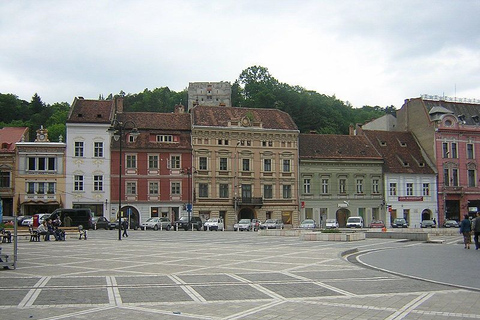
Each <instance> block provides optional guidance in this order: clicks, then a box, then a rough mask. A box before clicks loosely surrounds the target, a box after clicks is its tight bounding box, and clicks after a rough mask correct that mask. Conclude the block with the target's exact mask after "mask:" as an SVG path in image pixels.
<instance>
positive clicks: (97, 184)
mask: <svg viewBox="0 0 480 320" xmlns="http://www.w3.org/2000/svg"><path fill="white" fill-rule="evenodd" d="M93 191H103V176H93Z"/></svg>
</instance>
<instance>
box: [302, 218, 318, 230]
mask: <svg viewBox="0 0 480 320" xmlns="http://www.w3.org/2000/svg"><path fill="white" fill-rule="evenodd" d="M316 226H317V224H316V223H315V220H313V219H305V220H303V221H302V222H301V223H300V228H302V229H315V227H316Z"/></svg>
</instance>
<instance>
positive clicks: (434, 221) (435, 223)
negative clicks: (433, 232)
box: [433, 218, 437, 228]
mask: <svg viewBox="0 0 480 320" xmlns="http://www.w3.org/2000/svg"><path fill="white" fill-rule="evenodd" d="M433 224H434V225H435V228H436V227H437V220H435V218H433Z"/></svg>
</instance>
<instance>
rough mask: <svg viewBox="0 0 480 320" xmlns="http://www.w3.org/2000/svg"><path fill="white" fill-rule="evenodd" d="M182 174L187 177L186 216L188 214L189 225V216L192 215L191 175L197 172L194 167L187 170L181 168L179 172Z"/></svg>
mask: <svg viewBox="0 0 480 320" xmlns="http://www.w3.org/2000/svg"><path fill="white" fill-rule="evenodd" d="M180 172H181V173H182V174H186V175H187V179H188V203H187V214H188V223H190V216H191V213H192V209H193V204H192V184H193V182H192V180H193V176H192V175H193V174H194V173H197V170H195V167H187V168H183V169H182V170H181V171H180Z"/></svg>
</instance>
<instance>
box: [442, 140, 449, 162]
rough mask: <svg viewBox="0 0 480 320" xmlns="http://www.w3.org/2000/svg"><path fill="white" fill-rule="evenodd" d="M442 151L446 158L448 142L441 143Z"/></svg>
mask: <svg viewBox="0 0 480 320" xmlns="http://www.w3.org/2000/svg"><path fill="white" fill-rule="evenodd" d="M442 152H443V157H444V158H448V154H449V153H450V152H449V151H448V143H446V142H444V143H442Z"/></svg>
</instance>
